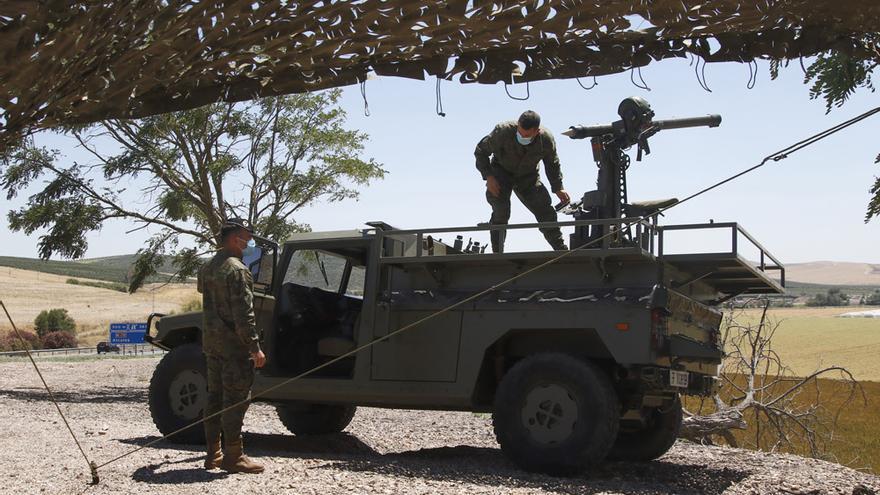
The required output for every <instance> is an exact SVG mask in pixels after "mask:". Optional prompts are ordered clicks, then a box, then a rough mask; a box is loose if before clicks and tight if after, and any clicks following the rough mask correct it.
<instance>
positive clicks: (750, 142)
mask: <svg viewBox="0 0 880 495" xmlns="http://www.w3.org/2000/svg"><path fill="white" fill-rule="evenodd" d="M706 70H707V74H706V75H707V79H708V84H709V87H710V88H711V89H712V92H711V93H708V92H705V91H703V90H702V89H700V87H699V85H698V83H697V81H696V79H695V77H694V75H693V69H691V68H690V67H689V66H688V65H687V61H685V60H667V61H663V62H661V63H658V64H654V65H652V66H650V67H648V68H643V70H642V73H643V76H644V78H645V80H646V81H647V83H648V85H649V86H650V87H651V88H652V91H650V92H648V91H644V90H641V89H638V88H636V87H634V86H633V85H632V83H631V82H630V77H629V74H618V75H616V76H605V77H602V78H599V79H598V86H597V87H596V88H594V89H593V90H590V91H585V90H583V89H581V88H580V87H579V86H578V84H577V82H576V81H572V80H562V81H559V80H553V81H544V82H540V83H532V84H530V85H529V93H530V99H529V100H528V101H515V100H512V99H510V98H508V96H507V95H506V94H505V88H504V87H503V86H502V87H499V86H501V85H475V84H468V85H465V84H459V83H455V82H448V81H443V82H442V83H441V95H442V99H443V107H444V111H445V113H446V117H439V116H437V115H436V113H435V109H434V107H435V104H436V101H435V90H436V83H435V81H434V80H426V81H417V80H416V81H413V80H407V79H401V78H392V77H384V78H378V79H370V80H368V81H367V84H366V94H367V99H368V102H369V106H370V111H371V116H369V117H366V116H364V113H363V110H364V101H363V99H362V96H361V94H360V91H359V88H358V87H357V86H353V87H346V88H343V97H342V99H341V102H340V106H341V107H342V108H343V109H344V110H345V111H346V112H347V114H348V120H347V124H346V127H347V128H349V129H360V130H362V131H364V132H366V133H367V134H369V135H370V140H369V142H368V143H367V144H366V148H365V150H364V153H363V156H364V157H365V158H374V159H376V160H377V161H378V162H380V163H383V165H384V168H385V169H386V170H388V171H389V174H388V175H387V176H386V178H385V179H384V180H382V181H377V182H374V183H372V184H371V185H370V186H368V187H363V188H360V189H359V190H360V191H361V198H360V200H359V201H354V200H346V201H343V202H340V203H333V204H326V203H321V204H316V205H312V206H309V207H307V208H304V209H303V210H301V212H300V213H299V214H298V215H297V216H296V219H297V221H298V222H301V223H305V224H309V225H310V226H311V228H312V230H315V231H328V230H343V229H352V228H362V227H364V223H365V222H368V221H374V220H383V221H385V222H387V223H389V224H391V225H394V226H396V227H399V228H423V227H444V226H456V225H476V224H477V223H479V222H484V221H486V220H487V219H488V215H489V211H490V210H489V206H488V204H486V202H485V198H484V197H483V191H484V184H483V181H482V180H481V178H480V176H479V174H478V173H477V171H476V169H475V168H474V158H473V148H474V146H475V145H476V143H477V141H478V140H479V139H480V138H481V137H482V136H483V135H485V134H486V133H487V132H488V131H489V130H491V128H492V127H493V126H494V125H495V124H496V123H497V122H500V121H502V120H510V119H514V118H515V117H516V115H518V114H519V113H520V112H521V111H522V110H525V109H527V108H531V109H534V110H536V111H538V113H540V114H541V116H542V125H544V126H546V127H547V128H548V129H550V131H551V132H553V135H554V137H555V138H556V141H557V145H558V149H559V155H560V159H561V163H562V170H563V174H564V182H565V188H566V190H568V192H569V193H570V194H571V196H572V198H573V200H576V199H577V198H579V197H580V196H581V195H582V194H583V192H585V191H587V190H590V189H593V188H594V184H595V170H596V168H595V166H594V164H593V163H592V161H591V159H590V158H589V150H588V142H587V141H586V140H580V141H576V140H570V139H568V138H566V137H564V136H561V135H560V133H561V131H563V130H565V129H566V128H567V127H568V126H569V125H578V124H598V123H607V122H611V121H613V120H616V119H617V118H618V117H617V114H616V109H617V105H618V103H619V102H620V100H621V99H623V98H624V97H627V96H631V95H637V96H642V97H644V98H646V99H647V100H648V101H649V102H650V103H651V105H652V108H653V109H654V111H655V113H656V118H657V119H665V118H670V117H681V116H695V115H706V114H710V113H720V114H721V115H722V118H723V121H722V124H721V126H720V127H718V128H714V129H702V128H701V129H686V130H678V131H664V132H661V133H659V134H658V135H657V136H655V137H654V138H652V140H651V149H652V154H651V155H650V156H648V157H647V158H646V159H645V160H644V161H643V162H636V161H635V160H633V166H632V167H631V168H630V170H629V173H628V179H629V187H628V189H629V192H630V197H631V199H632V200H645V199H654V198H661V197H678V198H683V197H686V196H687V195H689V194H690V193H691V192H692V191H696V190H699V189H702V188H703V187H705V186H706V185H709V184H712V183H715V182H716V181H718V180H721V179H723V178H725V177H728V176H730V175H732V174H734V173H736V172H739V171H741V170H742V169H745V168H747V167H749V166H751V165H753V164H755V163H757V162H758V161H760V159H761V158H762V157H763V156H765V155H767V154H768V153H769V152H771V151H773V150H776V149H780V148H782V147H784V146H786V145H788V144H790V143H792V142H795V141H798V140H800V139H802V138H804V137H806V136H809V135H811V134H814V133H815V132H818V131H820V130H823V129H825V128H828V127H830V126H831V125H834V124H837V123H839V122H841V121H843V120H846V119H848V118H851V117H852V116H855V115H857V114H859V113H862V112H864V111H865V110H866V109H867V108H869V107H873V106H875V105H876V102H875V101H872V98H871V94H870V92H868V91H861V92H857V93H856V95H854V96H853V97H852V98H851V99H850V101H849V102H847V104H845V105H844V106H843V107H842V108H840V109H834V110H832V111H831V112H830V114H827V115H826V114H825V102H824V101H823V100H810V99H809V87H808V86H805V85H804V84H803V81H802V78H803V76H802V74H801V70H800V68H799V67H797V64H794V65H793V66H790V67H788V68H787V69H784V70H782V71H781V73H780V76H779V79H778V80H776V81H770V80H769V74H768V68H767V64H766V63H761V64H759V71H758V81H757V86H756V87H755V89H752V90H749V89H747V87H746V85H747V81H748V68H747V66H746V65H745V64H735V63H724V64H709V65H708V67H707V69H706ZM588 83H589V82H588ZM508 89H509V91H510V93H511V94H512V95H514V96H517V95H524V94H525V90H526V87H525V85H523V84H518V85H513V86H511V87H510V88H508ZM417 105H418V106H417ZM878 119H880V117H874V118H873V119H869V120H867V121H865V122H864V123H862V124H860V125H858V126H855V127H852V128H850V129H847V130H846V131H844V132H842V133H839V134H836V135H834V136H832V137H831V138H829V139H827V140H825V141H822V142H820V143H817V144H816V145H814V146H813V147H811V148H809V149H807V150H805V151H803V152H801V153H799V154H794V155H792V156H791V157H790V158H789V159H787V160H784V161H781V162H779V163H771V164H768V165H767V166H766V167H764V168H762V169H760V170H758V171H756V172H754V173H752V174H749V175H748V176H745V177H742V178H741V179H739V180H737V181H734V182H732V183H730V184H727V185H725V186H724V187H723V188H721V189H718V190H716V191H713V192H712V193H709V194H708V195H706V196H704V197H700V198H697V199H695V200H693V201H691V202H689V203H687V204H685V205H682V206H681V207H677V208H675V209H674V210H672V211H669V212H667V214H666V218H664V219H661V220H662V221H661V223H662V224H664V225H670V224H676V223H701V222H706V221H708V220H709V219H714V220H715V221H716V222H725V221H736V222H738V223H740V224H741V225H743V226H744V227H745V229H746V230H748V231H749V232H750V233H751V234H752V235H753V236H754V237H755V238H756V239H757V240H758V241H759V242H760V243H761V244H763V245H764V246H765V247H766V248H767V250H768V251H769V252H771V253H772V254H774V255H775V256H776V257H777V258H779V259H780V260H781V261H782V262H783V264H795V263H803V262H812V261H826V260H827V261H830V260H834V261H836V262H852V263H868V264H880V252H878V251H877V249H876V248H875V247H876V246H877V245H880V229H878V222H880V220H875V221H873V222H871V223H868V224H865V223H864V222H863V219H864V214H865V209H866V206H867V203H868V201H869V199H870V195H869V194H868V188H869V187H870V185H871V184H872V183H873V178H874V176H876V175H878V170H880V169H878V167H877V165H875V164H874V159H875V157H876V156H877V153H880V144H875V143H876V130H877V129H878V127H877V126H878V122H875V121H878ZM35 139H36V142H37V144H38V145H45V146H48V147H50V148H57V149H59V150H61V151H62V153H63V154H64V155H66V156H68V157H69V160H85V159H86V158H85V155H84V153H83V151H82V150H78V149H76V148H75V147H73V146H71V143H70V142H68V140H65V138H63V137H60V136H59V135H57V134H54V133H51V132H43V133H40V134H38V135H36V136H35ZM866 143H867V144H866ZM630 154H631V155H634V151H632V152H631V153H630ZM233 179H234V178H233ZM542 180H543V181H544V182H545V183H546V179H545V176H544V174H543V172H542ZM38 188H39V184H35V185H33V186H31V187H30V188H29V189H27V190H26V191H24V192H23V193H22V194H21V195H20V196H19V197H18V198H16V199H15V200H13V201H8V200H7V201H5V202H4V203H3V208H2V210H3V213H6V212H8V211H9V210H11V209H14V208H18V207H20V206H21V205H22V204H23V203H24V200H25V198H26V197H27V196H28V195H29V194H33V192H35V191H36V190H38ZM560 220H567V218H560ZM531 221H533V218H532V217H531V215H530V214H529V213H528V211H527V210H526V209H525V208H524V207H523V206H522V205H520V204H519V203H518V202H517V201H515V200H514V201H512V216H511V220H510V222H511V223H527V222H531ZM131 228H132V224H131V223H129V222H124V221H111V222H108V223H107V224H106V225H105V227H104V229H103V230H102V231H100V232H96V233H91V234H89V235H88V240H89V249H88V251H87V253H86V256H85V258H89V259H92V258H103V257H108V256H114V255H125V254H129V253H132V252H135V251H137V249H138V248H139V247H140V246H141V245H142V244H143V242H144V240H145V239H146V238H147V237H148V236H149V235H150V229H145V230H142V231H138V232H135V233H131V234H126V231H127V230H131ZM0 232H2V235H3V236H4V238H5V239H7V240H8V241H9V242H7V243H6V245H5V246H4V247H3V248H2V249H0V255H2V256H17V257H36V252H37V251H36V245H37V242H38V240H39V235H40V232H37V233H35V234H34V235H31V236H27V235H25V234H23V233H21V232H18V233H12V232H10V231H9V229H8V224H7V222H6V221H5V215H4V221H3V222H2V225H0ZM565 234H566V237H567V234H568V231H566V232H565ZM107 239H110V240H111V242H107ZM480 240H481V241H482V240H483V239H480ZM543 243H544V241H543V239H542V238H541V236H540V235H539V234H538V233H537V232H534V233H530V234H528V235H521V236H519V237H512V238H511V239H510V242H509V245H510V250H511V251H512V250H535V249H543V248H544V244H543ZM707 244H708V242H707V241H703V240H700V241H698V242H696V244H695V245H694V247H695V248H697V249H699V248H704V247H705V245H707ZM52 259H56V260H57V259H61V258H59V257H57V256H54V257H53V258H52Z"/></svg>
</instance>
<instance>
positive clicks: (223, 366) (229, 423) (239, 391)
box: [204, 354, 254, 441]
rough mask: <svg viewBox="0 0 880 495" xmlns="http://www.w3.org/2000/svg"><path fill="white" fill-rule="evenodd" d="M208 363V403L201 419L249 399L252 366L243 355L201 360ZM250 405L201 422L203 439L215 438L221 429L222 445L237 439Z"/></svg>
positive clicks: (252, 381)
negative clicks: (203, 430)
mask: <svg viewBox="0 0 880 495" xmlns="http://www.w3.org/2000/svg"><path fill="white" fill-rule="evenodd" d="M205 358H206V361H207V363H208V376H207V382H208V400H207V403H206V404H205V413H204V414H205V416H206V417H207V416H210V415H211V414H214V413H216V412H217V411H220V410H222V409H225V408H227V407H229V406H231V405H233V404H236V403H239V402H241V401H243V400H246V399H249V398H250V395H251V386H252V385H253V384H254V363H253V362H252V361H251V360H250V359H249V357H248V355H247V354H236V355H234V356H205ZM249 405H250V403H247V402H246V403H245V404H243V405H241V406H239V407H236V408H234V409H231V410H229V411H226V412H224V413H223V414H222V415H220V416H218V417H215V418H211V419H209V420H207V421H205V437H207V438H208V439H209V441H210V439H212V438H217V437H218V436H219V435H220V431H221V429H222V431H223V436H224V438H225V439H226V441H230V440H232V441H234V440H236V439H238V438H239V437H241V426H242V424H243V423H244V415H245V413H246V412H247V410H248V406H249Z"/></svg>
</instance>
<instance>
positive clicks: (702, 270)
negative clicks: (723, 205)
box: [657, 222, 785, 295]
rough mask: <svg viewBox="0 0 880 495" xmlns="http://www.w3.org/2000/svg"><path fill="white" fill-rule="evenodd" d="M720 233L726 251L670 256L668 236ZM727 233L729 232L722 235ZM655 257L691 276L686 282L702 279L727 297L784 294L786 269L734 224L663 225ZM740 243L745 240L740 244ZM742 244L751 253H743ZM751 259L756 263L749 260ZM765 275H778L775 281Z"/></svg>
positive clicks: (740, 227) (671, 254)
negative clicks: (750, 250)
mask: <svg viewBox="0 0 880 495" xmlns="http://www.w3.org/2000/svg"><path fill="white" fill-rule="evenodd" d="M709 230H719V231H721V232H720V234H722V236H723V238H726V239H727V240H728V241H729V244H727V242H725V243H724V244H725V249H721V250H717V251H712V252H702V253H694V252H686V253H670V252H669V251H670V249H669V243H670V239H669V234H670V233H673V232H674V233H677V234H681V233H685V234H688V233H698V234H699V233H702V234H703V235H704V236H705V234H706V232H707V231H709ZM724 230H728V231H729V233H726V234H725V233H724V232H723V231H724ZM657 234H658V240H657V258H658V259H660V260H661V261H663V262H666V263H670V264H672V265H674V266H676V267H677V268H679V269H681V270H683V271H686V272H688V273H691V274H694V278H693V279H691V280H689V281H688V282H687V283H691V282H695V281H697V280H703V281H705V282H706V283H708V284H710V285H712V286H713V287H716V288H717V289H718V290H719V291H720V292H724V293H726V294H731V295H738V294H782V293H784V292H785V267H784V266H783V265H782V263H781V262H780V261H779V260H778V259H777V258H776V257H775V256H773V255H772V254H771V253H770V252H769V251H767V249H766V248H765V247H764V246H762V245H761V243H759V242H758V241H757V240H755V238H754V237H752V235H751V234H749V233H748V232H747V231H746V230H745V229H743V228H742V226H741V225H739V224H738V223H736V222H722V223H699V224H683V225H664V226H661V227H657ZM741 241H746V242H745V243H744V242H741ZM743 244H746V246H747V247H748V248H751V249H752V253H750V254H751V255H749V254H746V253H744V252H743V249H742V248H743ZM752 257H754V258H755V259H757V261H754V260H751V259H750V258H752ZM768 272H778V274H779V278H778V280H776V279H774V277H772V276H771V275H770V274H769V273H768Z"/></svg>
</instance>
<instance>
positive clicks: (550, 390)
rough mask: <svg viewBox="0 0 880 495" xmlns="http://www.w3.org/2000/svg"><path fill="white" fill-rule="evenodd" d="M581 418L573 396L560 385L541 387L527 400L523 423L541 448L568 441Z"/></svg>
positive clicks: (530, 394)
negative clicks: (578, 418) (543, 445)
mask: <svg viewBox="0 0 880 495" xmlns="http://www.w3.org/2000/svg"><path fill="white" fill-rule="evenodd" d="M577 417H578V405H577V402H576V401H575V400H574V397H573V396H572V394H571V393H570V392H569V391H568V390H567V389H565V388H564V387H562V386H560V385H555V384H553V385H539V386H537V387H535V388H533V389H532V390H531V391H530V392H529V394H528V395H527V396H526V402H525V407H523V409H522V423H523V426H525V428H526V430H528V431H529V433H530V434H531V437H532V439H533V440H535V441H536V442H538V443H541V444H555V443H559V442H562V441H564V440H565V439H567V438H568V437H569V436H570V435H571V434H572V433H573V432H574V426H575V423H576V422H577Z"/></svg>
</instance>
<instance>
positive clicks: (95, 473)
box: [0, 301, 98, 485]
mask: <svg viewBox="0 0 880 495" xmlns="http://www.w3.org/2000/svg"><path fill="white" fill-rule="evenodd" d="M0 306H2V307H3V312H4V313H6V318H7V319H9V323H10V324H11V325H12V329H13V330H15V335H17V336H18V340H19V341H21V345H22V348H23V349H24V352H25V353H26V354H27V357H28V359H30V360H31V364H32V365H34V369H35V370H36V371H37V375H39V376H40V381H41V382H43V387H45V388H46V392H47V393H48V394H49V399H51V400H52V404H55V409H57V410H58V415H59V416H61V420H62V421H64V426H66V427H67V431H69V432H70V436H71V437H73V442H74V443H75V444H76V447H77V448H78V449H79V452H80V454H82V456H83V459H85V460H86V464H88V465H89V471H91V473H92V484H93V485H97V484H98V466H96V465H95V463H94V462H92V461H90V460H89V456H88V455H86V451H85V449H83V448H82V445H81V444H80V443H79V439H78V438H76V434H75V433H74V432H73V428H71V427H70V423H68V422H67V418H66V417H65V416H64V413H63V412H61V406H59V405H58V401H57V400H55V394H53V393H52V389H51V388H49V384H48V383H46V379H45V378H43V372H41V371H40V367H39V366H37V362H36V361H34V356H33V355H31V351H30V349H28V342H27V341H26V340H24V337H22V335H21V332H19V331H18V326H16V325H15V322H14V321H12V316H11V315H10V314H9V310H8V309H6V304H5V303H4V302H3V301H0Z"/></svg>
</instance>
